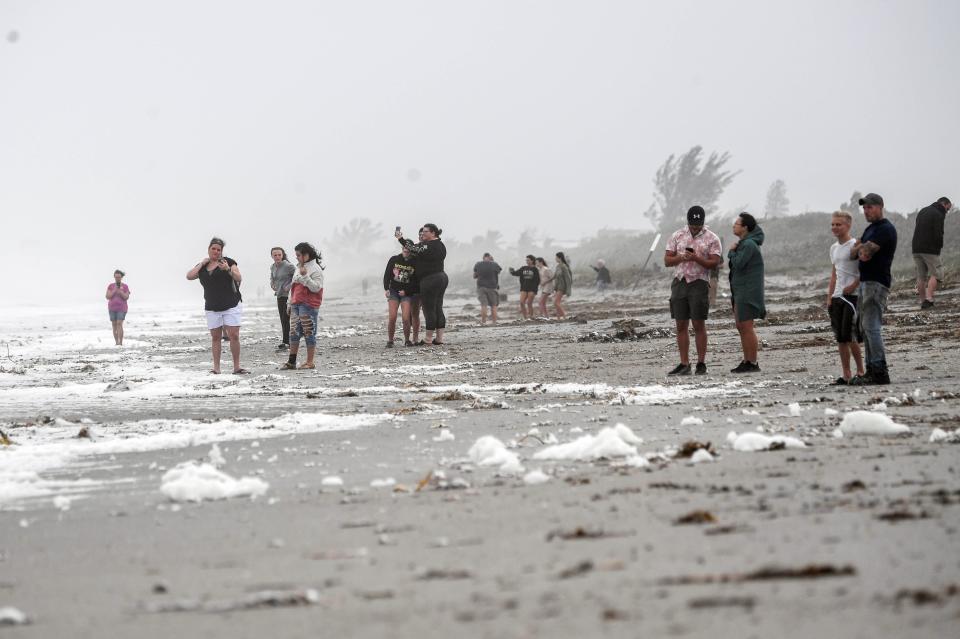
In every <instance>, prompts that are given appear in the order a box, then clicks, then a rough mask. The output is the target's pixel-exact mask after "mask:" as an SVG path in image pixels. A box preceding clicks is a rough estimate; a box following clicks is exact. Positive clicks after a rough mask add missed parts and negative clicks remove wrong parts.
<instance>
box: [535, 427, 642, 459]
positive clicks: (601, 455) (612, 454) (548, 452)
mask: <svg viewBox="0 0 960 639" xmlns="http://www.w3.org/2000/svg"><path fill="white" fill-rule="evenodd" d="M641 443H643V440H642V439H640V438H639V437H637V436H636V435H634V433H633V431H632V430H630V429H629V428H627V427H626V426H624V425H623V424H617V425H616V426H614V427H609V426H608V427H606V428H602V429H600V432H599V433H597V434H596V435H583V436H581V437H578V438H577V439H575V440H573V441H572V442H567V443H566V444H557V445H555V446H548V447H547V448H544V449H542V450H539V451H537V452H536V453H534V455H533V458H534V459H542V460H548V459H549V460H558V461H559V460H570V461H593V460H596V459H613V458H620V457H635V456H636V455H637V449H636V445H637V444H641Z"/></svg>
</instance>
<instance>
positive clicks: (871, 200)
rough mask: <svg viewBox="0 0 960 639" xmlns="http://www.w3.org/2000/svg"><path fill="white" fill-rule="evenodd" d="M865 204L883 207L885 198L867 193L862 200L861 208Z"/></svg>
mask: <svg viewBox="0 0 960 639" xmlns="http://www.w3.org/2000/svg"><path fill="white" fill-rule="evenodd" d="M864 204H873V205H876V206H883V198H882V197H880V196H879V195H877V194H876V193H867V194H866V195H864V196H863V197H862V198H860V206H863V205H864Z"/></svg>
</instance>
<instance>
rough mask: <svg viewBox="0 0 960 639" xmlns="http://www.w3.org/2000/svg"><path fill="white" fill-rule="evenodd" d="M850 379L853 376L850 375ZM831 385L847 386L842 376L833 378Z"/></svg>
mask: <svg viewBox="0 0 960 639" xmlns="http://www.w3.org/2000/svg"><path fill="white" fill-rule="evenodd" d="M851 379H853V378H852V377H851ZM833 385H834V386H847V380H845V379H844V378H842V377H838V378H836V379H835V380H833Z"/></svg>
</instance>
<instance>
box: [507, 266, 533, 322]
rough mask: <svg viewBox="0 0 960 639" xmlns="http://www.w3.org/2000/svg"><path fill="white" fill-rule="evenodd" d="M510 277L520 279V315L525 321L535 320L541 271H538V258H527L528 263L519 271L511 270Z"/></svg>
mask: <svg viewBox="0 0 960 639" xmlns="http://www.w3.org/2000/svg"><path fill="white" fill-rule="evenodd" d="M510 275H513V276H516V277H519V278H520V315H522V316H523V319H533V298H535V297H536V296H537V289H538V288H539V287H540V271H539V270H537V258H535V257H534V256H532V255H528V256H527V263H526V264H525V265H524V266H521V267H520V268H518V269H513V268H511V269H510Z"/></svg>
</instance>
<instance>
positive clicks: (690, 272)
mask: <svg viewBox="0 0 960 639" xmlns="http://www.w3.org/2000/svg"><path fill="white" fill-rule="evenodd" d="M705 217H706V212H705V211H704V210H703V207H701V206H692V207H690V210H688V211H687V225H686V226H685V227H683V228H682V229H679V230H677V231H676V232H674V234H673V235H671V236H670V239H669V240H668V241H667V248H666V254H665V255H664V258H663V263H664V266H668V267H671V266H672V267H673V282H672V283H671V284H670V317H672V318H673V320H674V321H675V322H676V325H677V326H676V327H677V349H678V350H679V351H680V363H679V364H678V365H677V366H676V367H675V368H673V369H672V370H671V371H670V372H669V373H667V374H668V375H689V374H690V373H691V370H690V334H689V327H690V323H691V322H692V323H693V333H694V339H695V341H696V347H697V367H696V373H697V375H705V374H706V373H707V364H706V357H707V315H708V314H709V312H710V271H711V270H713V269H715V268H717V267H718V266H719V265H720V262H721V260H722V257H721V255H722V253H721V246H720V238H719V237H718V236H717V234H716V233H714V232H713V231H711V230H710V229H708V228H707V227H706V226H704V219H705Z"/></svg>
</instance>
